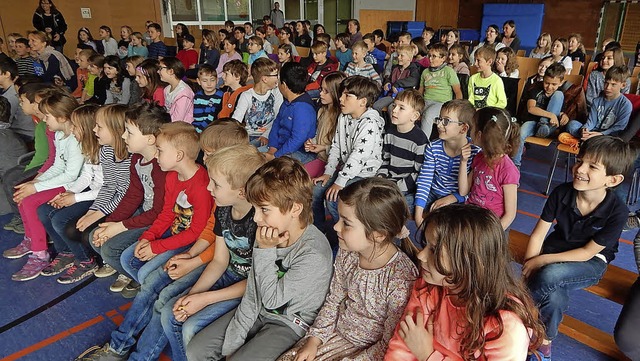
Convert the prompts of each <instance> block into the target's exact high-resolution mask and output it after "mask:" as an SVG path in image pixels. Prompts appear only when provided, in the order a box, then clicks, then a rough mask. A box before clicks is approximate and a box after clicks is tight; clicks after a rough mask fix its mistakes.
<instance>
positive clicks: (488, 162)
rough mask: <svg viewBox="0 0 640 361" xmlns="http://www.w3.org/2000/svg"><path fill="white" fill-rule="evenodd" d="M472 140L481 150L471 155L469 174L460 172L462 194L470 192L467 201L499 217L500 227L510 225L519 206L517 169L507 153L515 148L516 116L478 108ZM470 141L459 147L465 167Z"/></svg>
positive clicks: (517, 137) (516, 136)
mask: <svg viewBox="0 0 640 361" xmlns="http://www.w3.org/2000/svg"><path fill="white" fill-rule="evenodd" d="M473 121H474V127H473V132H472V133H471V138H472V139H473V143H474V144H476V145H478V146H479V147H481V148H482V151H481V152H479V153H478V155H477V156H476V157H474V158H473V161H472V163H471V171H470V172H469V173H468V174H465V173H464V172H459V174H458V183H459V184H458V187H459V192H460V195H461V196H463V197H464V196H466V195H467V194H468V195H469V198H468V199H467V203H470V204H475V205H479V206H481V207H483V208H486V209H489V210H491V211H492V212H493V213H495V215H496V216H498V218H500V223H501V224H502V228H503V229H505V230H506V229H507V228H509V226H510V225H511V222H513V220H514V218H515V217H516V210H517V208H518V182H519V181H520V172H519V171H518V168H516V166H515V165H514V164H513V161H512V160H511V158H509V157H510V156H512V155H513V153H514V152H515V151H516V150H517V147H518V142H519V140H520V128H519V126H518V123H516V119H515V118H511V116H510V115H509V112H507V111H506V110H504V109H499V108H494V107H486V108H482V109H478V111H476V114H475V116H474V117H473ZM470 157H471V144H466V145H465V146H463V147H462V156H461V157H460V168H467V163H468V161H469V158H470Z"/></svg>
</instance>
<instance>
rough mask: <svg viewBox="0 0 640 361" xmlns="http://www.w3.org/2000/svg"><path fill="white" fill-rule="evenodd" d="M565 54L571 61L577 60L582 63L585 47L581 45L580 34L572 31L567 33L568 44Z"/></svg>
mask: <svg viewBox="0 0 640 361" xmlns="http://www.w3.org/2000/svg"><path fill="white" fill-rule="evenodd" d="M567 56H568V57H569V59H571V61H579V62H580V63H582V64H584V59H585V49H584V45H582V35H580V34H577V33H573V34H569V46H568V54H567Z"/></svg>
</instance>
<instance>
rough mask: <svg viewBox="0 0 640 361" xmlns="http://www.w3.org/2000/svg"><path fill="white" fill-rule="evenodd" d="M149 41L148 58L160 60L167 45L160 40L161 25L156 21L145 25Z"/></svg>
mask: <svg viewBox="0 0 640 361" xmlns="http://www.w3.org/2000/svg"><path fill="white" fill-rule="evenodd" d="M147 31H148V32H149V38H150V39H151V43H149V45H147V49H148V50H149V56H148V58H150V59H158V60H162V58H164V57H165V56H167V46H166V45H165V44H164V43H163V42H162V27H161V26H160V24H158V23H152V24H150V25H149V26H147Z"/></svg>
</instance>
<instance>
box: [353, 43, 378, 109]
mask: <svg viewBox="0 0 640 361" xmlns="http://www.w3.org/2000/svg"><path fill="white" fill-rule="evenodd" d="M367 49H368V48H367V45H366V44H365V43H364V41H357V42H356V43H355V44H353V45H352V46H351V51H352V56H353V62H351V63H349V65H347V69H346V70H345V73H346V74H347V76H353V75H360V76H363V77H365V78H369V79H371V80H373V81H375V82H377V83H378V84H379V85H382V79H381V78H380V75H379V74H378V72H377V71H376V70H375V69H374V68H373V65H371V64H369V63H366V62H365V61H364V58H365V56H366V55H367V51H368V50H367ZM376 98H377V97H376Z"/></svg>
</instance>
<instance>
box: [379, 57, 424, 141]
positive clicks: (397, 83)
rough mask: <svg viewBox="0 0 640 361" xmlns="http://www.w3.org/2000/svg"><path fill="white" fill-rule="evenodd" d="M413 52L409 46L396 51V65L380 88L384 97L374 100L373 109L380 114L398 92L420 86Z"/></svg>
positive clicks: (418, 69)
mask: <svg viewBox="0 0 640 361" xmlns="http://www.w3.org/2000/svg"><path fill="white" fill-rule="evenodd" d="M414 51H415V50H414V48H413V47H412V46H411V45H400V46H399V47H398V49H396V53H397V54H398V64H397V65H394V66H393V69H392V70H391V76H389V77H387V78H386V79H385V83H384V87H383V88H382V90H383V92H384V95H385V96H384V97H382V98H380V99H378V100H376V102H375V103H374V104H373V109H375V110H377V111H379V112H382V109H384V108H385V107H388V106H389V105H391V104H392V103H393V98H394V97H395V96H396V95H397V94H398V92H401V91H402V90H404V89H415V88H418V87H419V86H420V66H419V65H418V63H416V62H414V61H413V54H414ZM423 102H424V101H423ZM423 109H424V107H423ZM381 114H382V113H381ZM423 133H424V132H423Z"/></svg>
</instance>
